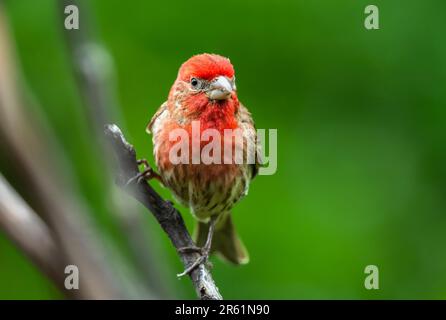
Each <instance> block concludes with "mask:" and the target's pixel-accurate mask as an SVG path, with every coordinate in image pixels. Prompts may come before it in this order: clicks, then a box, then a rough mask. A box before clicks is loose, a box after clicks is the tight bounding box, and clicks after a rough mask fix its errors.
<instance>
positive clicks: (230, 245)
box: [194, 214, 249, 265]
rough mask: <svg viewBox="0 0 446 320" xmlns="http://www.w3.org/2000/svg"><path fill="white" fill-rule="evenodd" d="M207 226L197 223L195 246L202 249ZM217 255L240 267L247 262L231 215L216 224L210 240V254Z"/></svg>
mask: <svg viewBox="0 0 446 320" xmlns="http://www.w3.org/2000/svg"><path fill="white" fill-rule="evenodd" d="M208 231H209V224H207V223H203V222H198V223H197V227H196V228H195V232H194V238H195V243H196V244H197V246H199V247H202V246H204V243H205V242H206V238H207V235H208ZM213 252H215V253H217V255H218V256H220V257H221V258H223V260H226V261H229V262H231V263H233V264H236V265H240V264H246V263H248V262H249V255H248V251H247V250H246V248H245V246H244V244H243V242H242V240H241V239H240V237H239V236H238V234H237V231H236V230H235V227H234V224H233V223H232V218H231V214H226V215H225V216H224V217H222V220H221V221H218V222H217V225H216V227H215V232H214V236H213V238H212V247H211V253H213Z"/></svg>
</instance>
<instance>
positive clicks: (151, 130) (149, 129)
mask: <svg viewBox="0 0 446 320" xmlns="http://www.w3.org/2000/svg"><path fill="white" fill-rule="evenodd" d="M167 112H168V110H167V101H166V102H164V103H163V104H162V105H161V107H159V109H158V111H156V113H155V114H154V115H153V117H152V119H151V120H150V122H149V124H148V125H147V128H146V132H147V133H148V134H152V133H154V131H155V130H154V127H155V123H156V122H157V120H158V119H160V118H161V117H162V116H164V115H165V114H166V113H167Z"/></svg>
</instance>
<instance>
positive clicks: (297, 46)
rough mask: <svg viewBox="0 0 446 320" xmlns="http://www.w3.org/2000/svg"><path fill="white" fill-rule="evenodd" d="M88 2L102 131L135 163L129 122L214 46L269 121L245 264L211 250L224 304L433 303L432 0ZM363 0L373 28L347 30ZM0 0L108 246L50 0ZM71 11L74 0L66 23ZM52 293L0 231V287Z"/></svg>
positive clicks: (435, 18) (153, 106)
mask: <svg viewBox="0 0 446 320" xmlns="http://www.w3.org/2000/svg"><path fill="white" fill-rule="evenodd" d="M88 3H89V9H88V10H89V15H90V16H91V18H92V19H93V20H94V21H95V28H96V35H95V36H96V37H97V40H99V42H100V43H101V44H102V45H103V46H104V47H105V49H106V50H108V52H109V54H110V57H111V58H112V60H113V63H114V68H115V78H116V86H115V88H116V89H115V92H114V95H115V96H116V98H117V100H118V102H119V105H120V113H121V116H120V118H119V119H120V120H118V122H119V121H120V123H118V125H120V126H121V127H122V128H124V130H125V132H124V133H125V135H126V136H127V138H128V139H129V140H130V142H131V143H133V144H134V146H135V148H136V150H137V151H138V156H139V157H140V158H142V157H146V158H148V159H149V160H150V161H152V160H153V158H152V143H151V137H150V136H148V135H147V134H146V133H145V131H144V130H145V126H146V124H147V122H148V121H149V119H150V118H151V116H152V115H153V114H154V112H155V111H156V110H157V108H158V106H159V105H160V104H161V103H162V102H163V101H164V100H165V99H166V97H167V94H168V90H169V88H170V86H171V84H172V83H173V81H174V80H175V78H176V73H177V70H178V67H179V66H180V64H181V63H182V62H184V61H185V60H186V59H188V58H189V57H190V56H192V55H194V54H197V53H202V52H211V53H218V54H221V55H224V56H227V57H229V58H230V59H231V61H232V63H233V64H234V66H235V69H236V74H237V81H238V83H237V87H238V91H239V98H240V100H241V101H242V102H243V103H244V104H245V105H246V106H247V107H248V108H249V109H250V110H251V111H252V113H253V116H254V119H255V121H256V124H257V127H259V128H276V129H278V170H277V173H276V174H275V175H273V176H260V177H258V178H256V180H255V181H254V182H253V183H252V185H251V188H250V193H249V196H248V197H246V198H245V199H244V200H243V201H242V202H240V203H239V205H237V207H236V208H235V209H234V210H233V213H234V220H235V223H236V225H237V229H238V231H239V232H240V234H241V235H242V238H243V240H244V242H245V244H246V246H247V248H248V249H249V252H250V255H251V262H250V263H249V264H248V265H246V266H243V267H232V266H230V265H226V264H224V263H221V262H220V261H218V260H217V259H215V258H213V259H212V261H213V263H214V269H213V275H214V278H215V280H216V282H217V284H218V286H219V288H220V291H221V293H222V294H223V296H224V297H225V298H231V299H239V298H242V299H257V298H260V299H268V298H272V299H281V298H283V299H302V298H303V299H315V298H322V299H330V298H334V299H343V298H349V299H364V298H367V299H375V298H377V299H396V298H398V299H405V298H423V299H424V298H435V299H438V298H446V249H445V244H446V232H445V231H446V196H445V193H446V166H445V163H446V152H445V146H446V130H445V128H446V89H445V80H446V41H445V31H446V18H445V14H446V2H445V1H443V0H426V1H419V0H418V1H415V0H408V1H382V0H380V1H378V0H375V1H373V3H370V1H363V0H357V1H347V0H342V1H336V2H335V1H328V0H325V1H322V0H315V1H311V2H310V1H304V0H300V1H297V0H282V1H272V0H269V1H267V0H255V1H254V0H248V1H236V0H227V1H224V2H218V1H200V0H197V1H193V2H190V1H180V0H177V1H172V0H165V1H142V0H140V1H119V0H107V1H105V0H101V1H99V0H94V1H93V0H91V1H88ZM368 4H375V5H377V6H378V7H379V9H380V27H381V28H380V30H373V31H368V30H366V29H365V28H364V26H363V23H364V18H365V14H364V8H365V7H366V5H368ZM2 9H3V10H6V15H7V16H8V18H9V22H10V25H11V31H12V34H13V39H14V40H15V44H16V46H17V54H18V58H17V59H18V61H19V63H20V66H21V71H22V73H23V78H24V81H26V84H27V89H28V90H29V91H30V92H32V94H33V98H34V99H36V100H37V101H38V102H39V105H40V108H41V110H40V111H41V112H42V113H43V114H44V115H45V117H46V118H47V120H48V123H49V124H50V125H51V126H52V129H53V132H54V135H55V136H56V138H57V139H58V140H59V142H60V144H61V146H62V147H63V150H64V152H65V154H66V157H67V159H68V160H69V162H70V165H72V166H73V169H74V172H75V175H76V180H77V182H78V183H79V185H80V190H81V192H82V197H83V198H85V199H86V200H87V201H88V203H89V205H90V206H91V207H92V208H93V211H94V212H95V214H96V216H95V217H94V218H95V220H96V221H97V224H98V225H99V227H100V229H101V231H102V232H103V233H104V234H106V235H107V236H108V237H110V238H111V239H113V241H114V242H115V243H116V244H117V245H118V247H121V248H122V250H123V251H124V253H123V254H124V255H125V254H126V253H125V245H122V242H123V235H122V234H120V233H119V230H118V228H117V227H116V223H115V222H114V221H113V219H112V217H111V216H110V215H109V214H108V212H107V210H108V205H109V204H108V203H106V202H105V201H104V199H105V196H104V190H105V187H104V185H103V180H102V179H101V177H102V175H101V172H100V171H101V168H102V167H103V164H102V163H103V162H104V161H107V159H104V158H103V157H102V155H101V154H100V153H99V152H98V151H97V148H96V146H95V144H94V141H92V140H93V139H92V138H91V136H92V130H91V128H90V127H89V126H88V124H87V120H86V114H85V113H86V112H85V108H84V107H82V101H81V99H80V97H79V93H78V90H77V87H76V84H75V80H74V76H73V73H72V69H71V67H70V64H69V62H68V60H69V53H68V48H67V46H66V43H65V42H64V40H63V33H64V29H63V18H64V15H63V11H62V10H61V9H60V7H59V6H58V5H57V4H56V1H54V0H39V1H31V0H10V1H4V6H3V7H2ZM82 19H83V12H82V10H81V12H80V27H81V28H82ZM0 72H1V70H0ZM12 182H13V181H12ZM153 184H154V185H155V186H156V188H157V190H159V191H160V192H161V193H162V194H163V195H164V196H166V197H168V198H170V195H169V192H168V191H167V190H164V189H161V188H159V186H158V185H156V183H153ZM179 208H180V209H181V212H182V213H183V216H184V218H185V220H186V222H187V225H188V227H190V228H192V227H193V220H192V217H191V216H190V215H189V214H188V212H187V210H186V209H185V208H181V207H179ZM141 215H144V217H145V220H144V221H145V222H147V228H150V230H151V232H153V233H155V234H154V236H153V237H154V238H156V239H158V241H159V243H158V246H159V251H160V252H164V256H165V257H164V258H163V259H164V260H165V262H164V263H165V264H166V268H167V270H168V272H167V273H168V275H167V280H166V281H167V283H168V285H169V286H170V288H171V292H173V295H174V297H179V298H195V293H194V292H193V288H192V286H191V284H190V281H189V280H188V279H181V280H176V278H175V273H177V272H179V271H181V270H182V265H181V264H180V262H179V260H178V258H177V256H176V254H175V252H174V250H173V248H172V247H171V246H170V243H169V241H168V239H167V237H166V236H165V235H164V234H163V233H162V231H161V230H160V228H157V227H156V225H155V223H154V219H153V218H152V217H151V216H150V214H148V213H147V212H146V211H145V210H144V209H141ZM150 226H151V227H150ZM370 264H373V265H377V266H378V267H379V270H380V289H379V290H372V291H368V290H366V289H365V288H364V278H365V275H364V268H365V266H367V265H370ZM61 297H62V296H61V294H60V293H58V292H57V290H56V289H55V288H54V286H53V285H52V284H51V283H50V281H48V280H47V279H46V278H45V277H44V276H43V275H41V273H40V272H39V271H38V270H37V269H36V268H35V267H34V266H33V265H32V264H31V263H30V262H29V261H28V260H27V259H26V258H25V257H24V256H23V255H22V254H21V253H20V251H18V250H17V249H16V248H15V246H14V245H12V244H11V243H10V242H9V240H8V239H6V237H5V236H4V235H3V234H2V233H1V232H0V298H30V299H40V298H41V299H52V298H61Z"/></svg>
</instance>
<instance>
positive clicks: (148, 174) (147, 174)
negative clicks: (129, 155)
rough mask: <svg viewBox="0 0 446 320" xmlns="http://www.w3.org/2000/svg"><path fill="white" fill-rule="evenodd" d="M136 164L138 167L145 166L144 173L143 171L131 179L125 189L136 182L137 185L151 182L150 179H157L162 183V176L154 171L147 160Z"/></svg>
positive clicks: (141, 160) (138, 161)
mask: <svg viewBox="0 0 446 320" xmlns="http://www.w3.org/2000/svg"><path fill="white" fill-rule="evenodd" d="M136 163H137V164H138V165H141V164H143V165H144V171H142V172H140V173H138V174H137V175H136V176H134V177H132V178H130V179H129V180H128V181H127V182H126V184H125V185H124V186H125V187H128V186H129V185H130V184H132V183H134V182H135V181H136V182H137V183H140V182H141V181H143V180H150V179H153V178H155V179H157V180H159V181H161V182H162V179H161V176H160V175H159V174H158V173H156V172H155V171H154V170H153V169H152V167H150V165H149V162H148V161H147V160H146V159H140V160H137V161H136Z"/></svg>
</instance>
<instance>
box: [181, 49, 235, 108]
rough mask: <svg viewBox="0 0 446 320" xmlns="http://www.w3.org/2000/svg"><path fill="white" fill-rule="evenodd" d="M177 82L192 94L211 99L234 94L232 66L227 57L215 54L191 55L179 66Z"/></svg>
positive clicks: (222, 99)
mask: <svg viewBox="0 0 446 320" xmlns="http://www.w3.org/2000/svg"><path fill="white" fill-rule="evenodd" d="M177 82H181V83H182V84H183V85H185V89H186V90H187V91H188V93H189V94H192V95H202V96H203V95H205V96H206V97H207V98H208V99H209V100H212V101H224V100H228V99H229V98H231V97H236V96H235V91H236V87H235V76H234V67H233V66H232V64H231V62H230V61H229V59H227V58H225V57H222V56H219V55H216V54H207V53H205V54H200V55H196V56H193V57H192V58H190V59H189V60H187V61H186V62H185V63H183V65H182V66H181V68H180V70H179V72H178V78H177Z"/></svg>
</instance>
